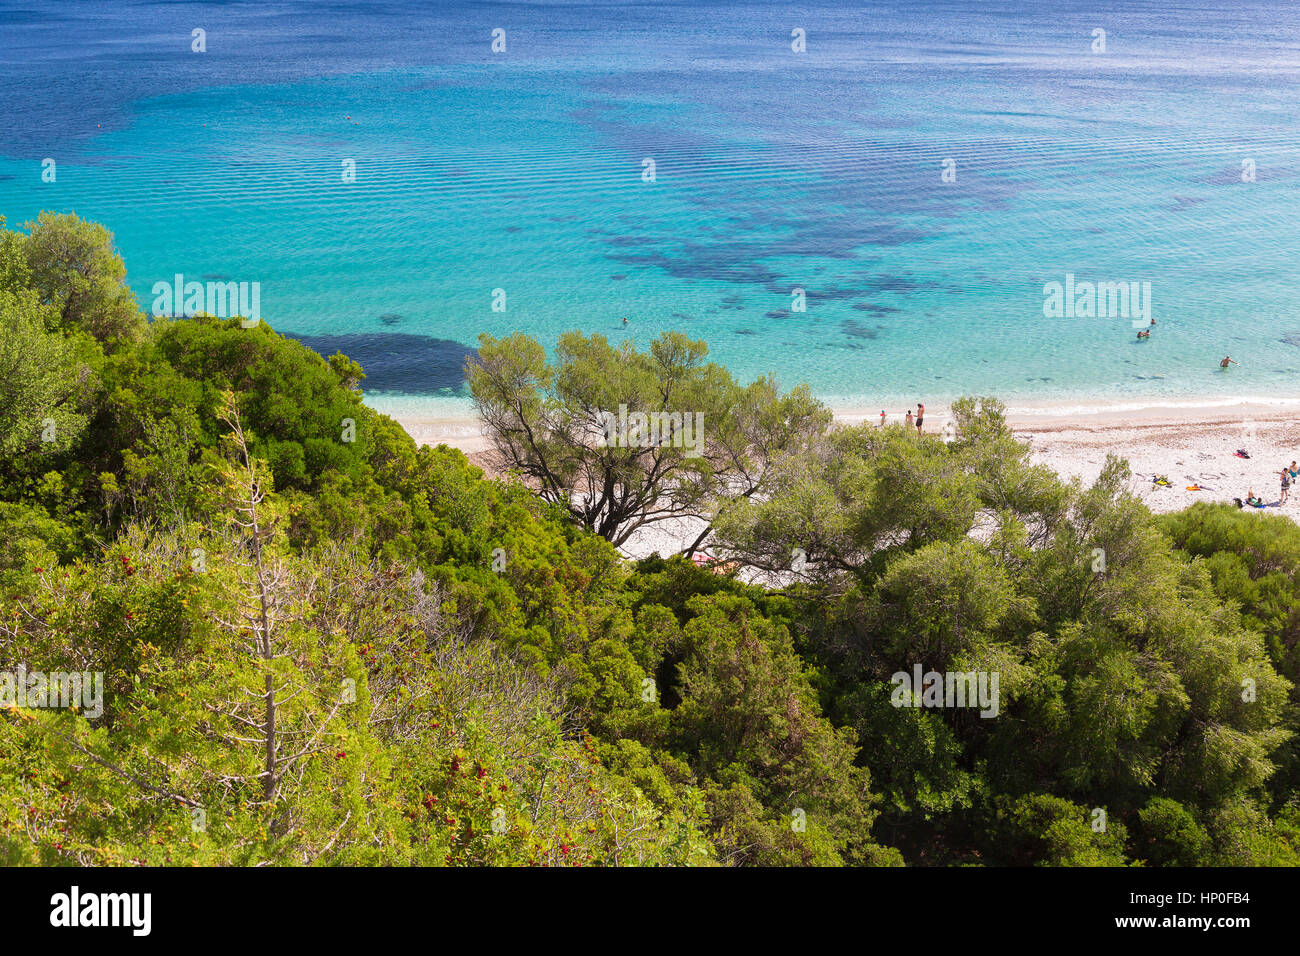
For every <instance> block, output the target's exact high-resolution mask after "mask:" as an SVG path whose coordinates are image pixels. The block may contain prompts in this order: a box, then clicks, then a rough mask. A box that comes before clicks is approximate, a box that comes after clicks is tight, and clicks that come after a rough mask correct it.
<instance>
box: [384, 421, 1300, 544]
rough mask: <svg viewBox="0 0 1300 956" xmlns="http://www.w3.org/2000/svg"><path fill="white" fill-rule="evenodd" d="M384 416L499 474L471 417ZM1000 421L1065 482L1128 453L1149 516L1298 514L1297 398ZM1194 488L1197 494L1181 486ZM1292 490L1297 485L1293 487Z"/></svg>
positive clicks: (1091, 474) (674, 534)
mask: <svg viewBox="0 0 1300 956" xmlns="http://www.w3.org/2000/svg"><path fill="white" fill-rule="evenodd" d="M886 411H887V413H888V415H887V422H888V423H889V424H896V423H900V422H902V420H903V414H904V413H903V411H900V410H895V409H894V408H891V407H889V406H886ZM385 413H386V414H389V415H391V417H393V418H394V419H395V420H396V421H397V422H398V424H400V425H401V426H402V427H403V428H404V429H405V430H406V432H407V433H408V434H409V435H410V436H411V437H412V438H413V439H415V441H416V442H417V443H419V444H432V445H436V444H446V445H449V446H451V447H453V448H458V449H460V450H461V451H463V452H465V454H466V455H467V456H468V457H469V458H470V460H471V461H472V462H473V463H474V464H475V465H478V466H479V467H480V468H483V469H484V471H485V472H486V473H487V474H488V475H489V476H493V475H495V474H498V473H499V472H498V470H497V468H496V467H494V464H495V463H494V458H495V453H494V452H493V451H492V449H491V443H490V441H489V440H488V438H487V437H486V436H485V435H483V434H482V431H481V428H480V425H479V421H478V419H477V418H476V417H474V416H472V415H469V416H466V415H456V416H441V415H437V416H425V415H412V414H409V411H408V412H407V413H405V414H403V413H399V414H396V415H394V414H392V412H385ZM832 413H833V415H834V421H835V422H836V423H837V424H845V425H856V424H860V423H862V422H864V421H866V422H871V423H873V424H874V423H878V422H879V419H880V409H879V408H878V407H877V408H875V409H874V410H870V409H868V408H864V407H857V408H844V407H839V408H835V407H833V408H832ZM948 419H949V408H948V406H946V405H943V406H940V405H935V406H930V407H927V409H926V417H925V430H926V432H927V433H928V434H939V433H940V432H941V431H942V430H943V426H944V424H945V422H946V421H948ZM1007 421H1008V423H1009V424H1010V425H1011V428H1012V431H1013V433H1014V434H1015V435H1016V437H1018V438H1020V439H1022V440H1024V441H1027V442H1028V443H1029V445H1030V448H1031V449H1032V451H1031V461H1032V462H1033V463H1034V464H1041V465H1046V466H1048V467H1049V468H1051V469H1052V470H1053V471H1055V472H1056V473H1057V474H1058V475H1060V476H1061V477H1062V478H1064V479H1066V480H1069V479H1070V478H1073V477H1078V478H1080V479H1081V480H1082V481H1083V482H1084V483H1085V484H1089V483H1091V482H1092V481H1094V480H1095V479H1096V478H1097V476H1098V475H1099V474H1100V472H1101V469H1102V467H1103V466H1104V464H1105V461H1106V457H1107V455H1108V454H1115V455H1118V456H1119V457H1121V458H1124V459H1127V460H1128V463H1129V467H1130V470H1131V472H1132V478H1131V479H1130V482H1129V488H1130V490H1131V491H1132V492H1133V493H1134V494H1136V495H1137V496H1138V497H1139V498H1141V499H1142V500H1143V501H1144V502H1145V503H1146V505H1147V506H1148V507H1149V508H1150V509H1151V510H1152V511H1154V512H1158V513H1166V512H1171V511H1181V510H1182V509H1184V508H1186V507H1188V506H1190V505H1192V504H1193V503H1195V502H1196V501H1211V502H1224V503H1228V504H1231V503H1232V499H1233V498H1234V497H1237V498H1243V499H1244V498H1245V497H1246V495H1247V492H1248V491H1249V490H1250V489H1252V488H1253V489H1254V491H1255V492H1256V493H1257V494H1258V495H1259V496H1260V497H1261V498H1262V499H1263V500H1264V501H1265V502H1266V504H1267V507H1265V508H1262V509H1251V508H1248V509H1247V511H1251V512H1254V511H1259V512H1262V513H1265V514H1278V515H1283V516H1285V517H1287V518H1290V519H1291V520H1293V521H1297V520H1300V499H1297V498H1295V497H1290V498H1288V500H1287V502H1286V503H1285V504H1281V503H1280V502H1279V499H1280V492H1281V480H1280V476H1279V474H1278V472H1279V470H1280V469H1281V468H1282V467H1283V466H1286V465H1289V464H1290V463H1291V462H1292V461H1295V460H1300V398H1298V399H1279V400H1260V399H1254V398H1242V399H1206V400H1204V401H1201V402H1193V401H1187V402H1178V403H1171V402H1170V401H1169V400H1167V399H1158V400H1153V401H1151V402H1148V403H1136V402H1132V401H1110V402H1106V401H1101V402H1092V403H1087V404H1084V403H1082V402H1079V401H1077V400H1061V401H1044V402H1041V403H1033V404H1031V403H1025V402H1018V403H1016V404H1014V405H1009V406H1008V407H1007ZM1238 448H1245V449H1246V450H1247V451H1248V452H1249V453H1250V455H1251V457H1250V458H1249V459H1243V458H1238V457H1236V455H1235V454H1234V453H1235V452H1236V450H1237V449H1238ZM1155 475H1167V476H1168V477H1169V479H1170V485H1169V486H1159V485H1155V484H1154V483H1153V482H1152V478H1153V476H1155ZM1193 484H1197V485H1200V486H1202V488H1203V489H1205V490H1200V491H1189V490H1187V486H1188V485H1193ZM1294 490H1296V491H1300V483H1297V484H1296V485H1295V486H1294ZM667 524H668V523H665V525H667ZM697 531H698V529H697V528H694V527H693V526H691V527H671V528H670V527H666V526H659V527H652V528H649V529H646V530H645V531H644V532H642V533H641V534H639V535H638V536H637V537H636V538H634V539H633V540H632V541H630V542H629V543H628V546H627V547H625V548H624V549H623V551H624V553H625V554H626V555H627V556H628V557H630V558H638V557H644V556H646V555H649V554H652V553H654V552H655V551H659V552H660V553H663V554H668V553H673V552H675V551H677V550H680V548H681V547H682V542H685V541H688V540H690V539H692V538H693V537H694V534H695V533H696V532H697Z"/></svg>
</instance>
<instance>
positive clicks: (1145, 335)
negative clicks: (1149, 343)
mask: <svg viewBox="0 0 1300 956" xmlns="http://www.w3.org/2000/svg"><path fill="white" fill-rule="evenodd" d="M1149 338H1151V330H1150V329H1139V330H1138V341H1139V342H1141V341H1142V340H1143V339H1149Z"/></svg>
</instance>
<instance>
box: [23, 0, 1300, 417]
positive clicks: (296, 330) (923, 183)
mask: <svg viewBox="0 0 1300 956" xmlns="http://www.w3.org/2000/svg"><path fill="white" fill-rule="evenodd" d="M967 6H969V5H967V4H957V3H938V2H933V0H927V2H919V3H918V2H911V3H906V4H870V5H867V6H866V7H864V8H861V9H851V10H850V9H846V8H845V7H844V5H843V4H840V3H827V2H822V3H814V4H811V5H803V6H802V7H801V8H800V9H799V11H797V12H793V11H791V10H788V9H784V8H772V7H770V6H766V5H759V4H742V3H721V4H708V5H700V4H696V3H691V4H654V5H642V4H636V3H625V4H618V5H610V6H607V5H592V4H585V3H584V4H545V5H543V4H524V5H516V4H509V5H507V4H472V5H470V4H446V3H439V4H432V5H431V4H427V3H389V4H384V5H379V6H375V5H371V4H360V3H344V4H335V5H331V6H330V7H329V8H328V9H327V11H325V12H322V8H320V7H319V6H313V5H311V4H299V3H278V4H269V5H266V4H259V5H256V6H251V5H250V6H243V5H238V6H221V7H217V8H212V9H211V10H202V8H197V7H194V6H190V5H186V6H181V7H172V6H158V5H155V4H143V3H112V4H107V3H104V4H85V5H82V4H78V5H76V6H72V5H68V7H66V8H64V7H55V8H54V9H53V11H49V10H46V9H45V8H42V9H41V11H40V12H39V14H37V13H32V14H30V15H28V14H23V13H20V12H15V11H13V10H2V11H0V67H2V68H0V102H3V103H5V104H6V105H5V106H4V107H3V120H4V122H3V125H2V126H0V131H2V135H0V213H3V214H4V215H6V216H7V217H8V219H9V223H10V225H15V224H18V223H21V222H22V221H24V220H26V219H29V218H32V217H34V216H35V214H36V213H37V212H39V211H40V210H42V209H55V210H75V211H76V212H77V213H78V214H80V215H81V216H83V217H86V218H90V219H95V220H99V221H102V222H104V223H105V224H106V225H108V226H109V228H111V229H112V230H113V231H114V232H115V234H116V236H117V241H118V244H119V247H120V249H121V251H122V253H123V255H124V256H125V258H126V261H127V265H128V269H129V273H130V275H129V277H130V281H131V284H132V286H133V288H134V289H135V290H136V292H137V294H138V296H139V298H140V301H141V304H142V306H143V307H144V308H146V309H148V308H150V307H151V306H152V304H153V301H154V295H153V292H152V290H153V286H154V283H155V282H158V281H163V282H168V283H170V282H171V281H172V280H173V277H174V275H175V274H177V273H182V274H184V275H185V276H186V277H187V279H198V280H203V281H208V280H213V281H224V280H234V281H247V282H259V283H260V286H261V311H262V315H263V316H264V317H265V318H266V319H267V320H268V321H270V322H271V323H272V324H273V325H274V326H275V327H276V328H277V329H279V330H280V331H284V332H287V333H290V334H293V335H296V336H301V337H304V338H305V339H306V340H307V341H308V342H309V344H315V345H316V346H317V347H320V348H322V349H325V350H326V351H327V352H328V351H333V350H334V349H336V348H342V350H343V351H345V352H348V353H349V354H351V355H353V357H354V358H357V359H358V360H359V361H362V362H363V364H364V365H365V367H366V370H367V372H368V378H367V381H366V385H367V389H368V392H369V394H371V395H372V396H373V397H375V398H376V399H377V400H378V401H379V403H380V404H382V405H385V406H387V407H391V408H397V407H401V408H408V409H410V408H421V409H425V410H426V411H427V410H430V409H438V408H443V409H446V410H449V411H457V410H463V408H464V397H463V388H462V386H461V384H460V378H459V375H458V372H457V370H458V369H459V368H460V366H461V363H462V362H463V359H464V355H465V354H466V351H467V349H469V348H472V347H473V346H474V344H475V342H476V338H477V336H478V335H479V334H480V333H487V334H491V335H498V336H499V335H504V334H507V333H509V332H512V331H515V330H523V331H526V332H528V333H530V334H533V335H535V336H537V337H539V338H540V339H541V340H542V341H544V342H545V343H547V344H548V345H549V344H551V343H553V342H554V340H555V338H556V336H558V335H559V334H560V333H561V332H563V331H565V330H568V329H573V328H577V329H581V330H583V331H586V332H600V333H602V334H605V335H607V336H609V337H611V338H613V339H622V338H624V337H629V338H631V339H633V340H634V341H635V342H637V343H639V344H642V345H644V344H646V343H647V342H648V341H649V340H650V339H651V338H652V337H653V336H654V335H656V334H658V333H659V332H661V331H664V330H666V329H678V330H681V331H684V332H687V333H689V334H690V335H692V336H694V337H697V338H703V339H705V340H706V341H707V342H708V343H709V347H710V354H711V356H712V358H713V359H715V360H717V361H719V362H721V363H723V364H725V365H726V366H727V367H728V368H730V369H731V370H732V371H733V372H735V373H736V374H737V375H738V376H740V377H742V378H746V379H748V378H751V377H753V376H755V375H758V374H762V373H765V372H774V373H776V374H777V376H778V378H779V379H780V380H781V381H782V382H783V383H784V384H794V383H795V382H798V381H807V382H808V383H810V384H811V385H812V386H813V388H814V391H815V392H817V393H818V394H819V395H820V396H822V397H823V398H825V399H827V400H828V401H830V402H832V403H834V404H837V405H840V406H856V405H866V404H880V403H885V404H890V405H891V407H892V405H893V404H896V403H902V402H909V403H910V402H914V401H916V400H918V399H919V400H923V401H926V402H927V403H938V402H942V401H944V400H946V399H948V398H951V397H953V396H955V395H957V394H961V393H969V392H980V393H990V392H991V393H996V394H998V395H1000V396H1002V397H1004V398H1006V399H1008V400H1009V401H1013V402H1014V401H1016V400H1017V399H1029V398H1036V399H1053V400H1062V401H1077V402H1080V403H1084V404H1088V403H1091V402H1096V401H1098V400H1102V399H1105V400H1107V401H1119V402H1122V401H1125V400H1134V401H1137V400H1140V401H1149V400H1153V399H1154V400H1165V401H1181V400H1186V399H1191V398H1193V397H1206V396H1211V397H1212V396H1241V395H1250V396H1254V397H1257V398H1266V399H1267V398H1278V397H1286V396H1290V397H1294V396H1296V395H1297V394H1300V388H1297V382H1300V313H1297V311H1296V309H1295V308H1294V305H1293V301H1294V299H1295V282H1294V278H1293V277H1294V274H1295V262H1296V258H1297V255H1296V254H1297V246H1298V244H1300V242H1298V237H1297V229H1296V227H1295V223H1296V222H1298V221H1300V189H1297V184H1298V183H1300V179H1298V177H1300V111H1298V110H1297V109H1296V108H1295V107H1296V90H1297V84H1296V81H1297V78H1298V73H1300V66H1298V65H1297V64H1300V59H1298V58H1297V56H1296V54H1297V46H1298V45H1300V41H1298V40H1297V37H1298V36H1300V34H1298V33H1297V26H1300V15H1298V14H1297V12H1296V10H1295V8H1294V7H1293V6H1292V5H1289V4H1285V3H1253V4H1252V3H1244V4H1243V3H1221V2H1215V3H1211V2H1205V0H1194V2H1187V3H1182V4H1178V5H1177V8H1175V9H1171V5H1170V4H1168V3H1161V4H1159V5H1157V4H1131V3H1130V4H1120V5H1119V6H1120V7H1122V8H1123V12H1114V13H1106V14H1101V15H1098V14H1096V13H1095V12H1094V11H1093V10H1092V8H1091V7H1089V6H1086V5H1083V4H1073V3H1042V4H1034V5H1032V8H1031V12H1026V11H1025V9H1024V7H1025V6H1026V5H1025V4H1010V3H992V4H989V3H982V4H980V5H979V6H978V9H976V10H971V9H966V7H967ZM430 7H433V8H434V9H429V8H430ZM196 10H198V11H200V12H196ZM196 27H202V28H204V29H205V30H206V31H207V33H206V42H207V52H205V53H194V52H191V50H190V46H191V30H192V29H194V28H196ZM496 27H501V28H503V29H504V30H505V31H506V51H505V52H504V53H499V54H494V53H493V52H492V50H491V43H492V35H491V34H492V30H493V28H496ZM795 28H802V29H803V30H804V31H805V34H806V38H807V50H806V52H804V53H795V52H793V51H792V49H791V42H792V41H791V31H792V30H793V29H795ZM1096 28H1101V29H1104V30H1106V46H1107V49H1106V52H1105V53H1093V52H1092V51H1091V49H1090V47H1091V45H1092V44H1093V30H1094V29H1096ZM47 157H48V158H52V159H55V161H56V163H57V179H56V181H55V182H53V183H50V182H43V181H42V178H41V172H42V166H41V161H42V160H43V159H45V158H47ZM647 159H649V160H653V162H654V173H655V175H654V181H653V182H650V181H646V177H645V175H644V173H645V169H646V167H645V161H646V160H647ZM948 159H951V160H953V161H954V162H955V167H954V166H951V165H950V166H949V169H954V168H955V172H956V178H955V181H952V182H944V181H943V178H942V174H943V172H944V161H945V160H948ZM345 160H352V161H354V162H355V168H356V181H355V182H350V183H349V182H344V181H343V180H344V177H343V163H344V161H345ZM1244 160H1251V161H1253V163H1254V167H1255V175H1254V181H1253V182H1248V181H1243V161H1244ZM1067 274H1072V275H1074V276H1075V277H1076V279H1077V281H1080V282H1082V281H1085V280H1091V281H1125V282H1129V281H1131V282H1137V283H1139V284H1141V283H1150V290H1151V292H1150V296H1151V299H1150V301H1151V314H1152V315H1153V316H1154V317H1155V319H1156V321H1157V323H1158V324H1157V326H1156V328H1155V330H1154V331H1153V334H1152V337H1151V339H1150V340H1149V341H1146V342H1141V343H1139V342H1137V341H1136V340H1135V336H1134V332H1133V330H1132V318H1131V317H1130V318H1123V317H1106V318H1102V317H1095V316H1094V317H1074V318H1048V317H1045V316H1044V311H1043V310H1044V299H1045V296H1044V285H1045V283H1049V282H1052V281H1058V282H1062V283H1064V282H1065V279H1066V275H1067ZM497 289H501V290H504V292H505V310H504V311H493V308H492V306H493V301H494V296H493V293H494V290H497ZM795 289H803V290H804V302H805V305H806V310H805V311H798V308H797V296H795V295H793V294H792V293H793V290H795ZM498 300H499V296H498ZM624 316H627V317H628V318H629V319H630V322H629V324H628V325H627V326H624V325H623V324H622V322H621V319H622V318H623V317H624ZM1226 353H1231V354H1232V356H1233V357H1234V358H1235V359H1237V360H1238V361H1239V362H1240V363H1241V365H1240V367H1235V368H1233V369H1231V370H1230V371H1229V372H1228V373H1226V374H1224V373H1222V372H1220V370H1219V369H1218V359H1219V358H1221V357H1222V356H1223V355H1224V354H1226Z"/></svg>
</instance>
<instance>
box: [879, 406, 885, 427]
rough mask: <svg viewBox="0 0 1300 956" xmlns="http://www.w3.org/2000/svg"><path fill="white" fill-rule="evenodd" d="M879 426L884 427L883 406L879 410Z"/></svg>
mask: <svg viewBox="0 0 1300 956" xmlns="http://www.w3.org/2000/svg"><path fill="white" fill-rule="evenodd" d="M880 427H881V428H884V427H885V410H884V409H883V408H882V409H881V410H880Z"/></svg>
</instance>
